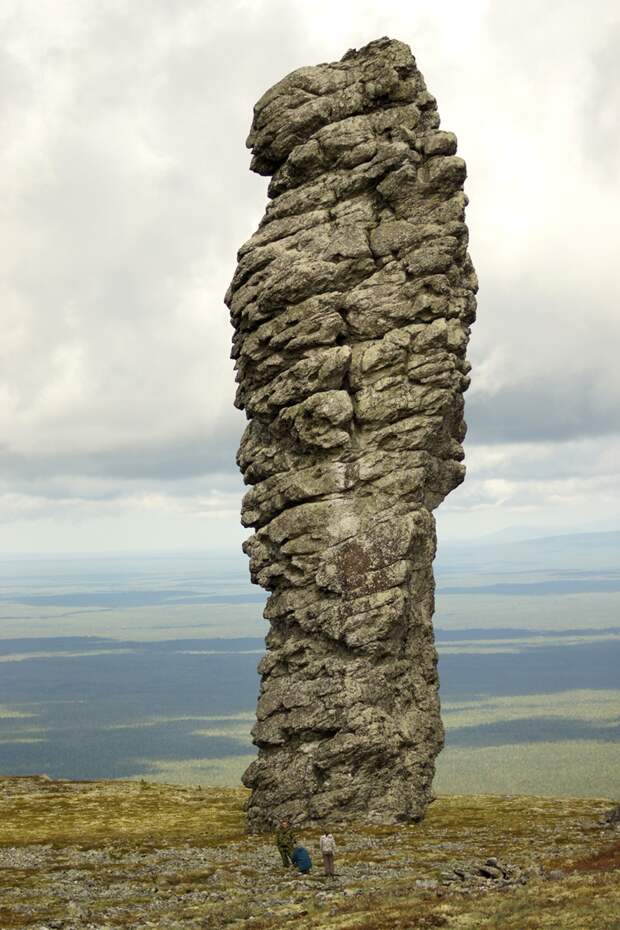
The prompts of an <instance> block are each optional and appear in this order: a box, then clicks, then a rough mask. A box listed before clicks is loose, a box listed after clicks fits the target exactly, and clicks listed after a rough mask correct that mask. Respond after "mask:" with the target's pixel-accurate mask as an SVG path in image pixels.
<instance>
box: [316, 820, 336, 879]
mask: <svg viewBox="0 0 620 930" xmlns="http://www.w3.org/2000/svg"><path fill="white" fill-rule="evenodd" d="M320 846H321V855H322V856H323V868H324V869H325V874H326V875H329V876H333V875H334V853H335V852H336V841H335V840H334V837H333V836H332V834H331V833H330V832H329V831H328V830H325V833H323V835H322V836H321V840H320Z"/></svg>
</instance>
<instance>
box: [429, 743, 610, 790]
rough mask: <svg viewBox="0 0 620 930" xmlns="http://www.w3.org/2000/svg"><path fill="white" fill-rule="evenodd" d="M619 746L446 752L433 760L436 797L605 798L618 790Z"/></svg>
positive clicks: (456, 749) (518, 745)
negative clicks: (527, 795)
mask: <svg viewBox="0 0 620 930" xmlns="http://www.w3.org/2000/svg"><path fill="white" fill-rule="evenodd" d="M618 772H620V744H619V743H612V742H604V741H603V740H579V741H573V740H562V741H558V742H540V743H513V744H504V745H501V746H483V747H480V748H478V747H469V746H467V747H463V748H461V747H454V748H452V747H448V748H447V749H444V750H443V752H442V753H441V755H440V756H439V758H438V760H437V777H436V781H435V785H436V788H437V790H438V791H440V792H442V793H446V794H448V793H449V792H452V791H471V792H475V791H480V790H481V789H482V790H483V791H484V790H487V791H488V790H493V791H497V792H498V793H504V792H523V793H524V794H525V793H526V792H527V791H531V786H532V785H536V789H537V791H538V792H539V793H540V794H542V795H548V796H550V797H554V796H557V795H568V796H570V795H578V796H581V797H583V796H587V795H588V794H589V795H599V796H600V795H607V794H609V793H610V790H613V789H614V787H617V786H618V784H619V779H618Z"/></svg>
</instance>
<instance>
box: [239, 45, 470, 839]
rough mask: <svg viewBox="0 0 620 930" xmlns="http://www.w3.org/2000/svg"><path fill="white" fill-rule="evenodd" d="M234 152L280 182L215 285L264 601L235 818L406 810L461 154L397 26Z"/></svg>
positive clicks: (464, 279) (441, 479)
mask: <svg viewBox="0 0 620 930" xmlns="http://www.w3.org/2000/svg"><path fill="white" fill-rule="evenodd" d="M247 144H248V147H250V148H251V149H252V152H253V159H252V165H251V167H252V170H254V171H256V172H258V173H259V174H263V175H270V176H271V182H270V185H269V197H270V201H271V202H270V203H269V205H268V207H267V209H266V211H265V215H264V217H263V219H262V221H261V223H260V226H259V228H258V230H257V231H256V232H255V233H254V235H253V236H252V238H251V239H250V240H249V241H248V242H247V243H246V244H245V245H244V246H242V248H241V249H240V251H239V256H238V258H239V264H238V267H237V270H236V273H235V276H234V279H233V281H232V284H231V286H230V289H229V291H228V294H227V297H226V301H227V304H228V306H229V307H230V311H231V319H232V323H233V326H234V328H235V335H234V340H233V356H234V358H235V359H236V367H237V380H238V384H239V389H238V393H237V399H236V404H237V406H238V407H240V408H242V409H245V411H246V414H247V416H248V419H249V423H248V426H247V429H246V431H245V434H244V436H243V439H242V441H241V447H240V449H239V454H238V464H239V467H240V468H241V470H242V472H243V477H244V480H245V482H246V484H248V485H250V489H249V490H248V492H247V494H246V495H245V498H244V501H243V511H242V522H243V524H244V525H245V526H248V527H255V529H256V532H255V533H254V535H253V536H252V537H251V538H250V539H249V540H248V541H247V543H246V544H245V546H244V549H245V551H246V552H247V554H248V555H249V556H250V570H251V575H252V579H253V581H255V582H256V583H257V584H260V585H262V586H263V587H264V588H266V589H267V590H268V591H270V592H271V596H270V597H269V600H268V602H267V607H266V610H265V617H266V618H267V619H268V620H269V621H270V625H271V626H270V630H269V633H268V635H267V640H266V642H267V653H266V655H265V657H264V659H263V660H262V662H261V664H260V667H259V671H260V673H261V675H262V683H261V691H260V697H259V700H258V708H257V718H258V719H257V723H256V726H255V727H254V730H253V736H254V742H255V743H256V745H257V746H258V759H257V761H256V762H254V763H253V764H252V765H251V766H250V767H249V769H248V770H247V772H246V773H245V776H244V783H245V784H246V785H247V786H248V787H250V788H251V789H252V795H251V798H250V801H249V806H248V825H249V829H250V830H252V831H259V830H264V829H269V828H271V826H272V824H273V823H274V821H276V820H278V819H280V818H282V817H288V819H289V820H291V821H292V822H294V823H299V824H302V823H306V824H308V823H319V822H322V821H326V822H329V823H335V822H344V821H347V820H352V819H355V818H358V817H364V818H367V819H370V820H372V821H376V822H383V823H393V822H398V821H409V820H417V819H419V818H420V817H421V816H423V814H424V810H425V807H426V805H427V803H428V801H429V798H430V795H431V782H432V778H433V774H434V760H435V757H436V755H437V753H438V752H439V750H440V749H441V746H442V743H443V731H442V725H441V719H440V712H439V696H438V678H437V656H436V652H435V647H434V641H433V626H432V615H433V592H434V582H433V572H432V561H433V556H434V553H435V523H434V519H433V516H432V510H433V509H434V508H435V507H437V505H438V504H439V503H441V501H442V500H443V498H444V497H445V496H446V494H448V493H449V492H450V491H451V490H452V489H453V488H454V487H456V486H457V485H458V484H459V483H460V482H461V481H462V480H463V476H464V466H463V464H462V460H463V450H462V447H461V442H462V440H463V437H464V435H465V423H464V421H463V392H464V391H465V389H466V388H467V385H468V371H469V367H470V366H469V364H468V362H467V361H466V360H465V349H466V346H467V341H468V338H469V327H470V324H471V323H472V322H473V320H474V316H475V306H476V303H475V298H474V294H475V291H476V277H475V273H474V270H473V267H472V264H471V261H470V258H469V256H468V254H467V227H466V226H465V222H464V211H465V206H466V204H467V198H466V196H465V194H464V193H463V182H464V180H465V163H464V162H463V160H462V159H461V158H459V157H458V156H457V155H456V154H455V153H456V138H455V136H454V135H453V134H452V133H450V132H444V131H441V130H440V129H439V114H438V112H437V107H436V103H435V98H434V97H433V96H431V94H430V93H429V92H428V91H427V90H426V87H425V84H424V80H423V78H422V75H421V74H420V72H419V71H418V69H417V67H416V63H415V59H414V58H413V56H412V54H411V52H410V50H409V48H408V47H407V46H406V45H404V44H403V43H402V42H397V41H393V40H390V39H380V40H378V41H376V42H372V43H370V45H367V46H366V47H365V48H362V49H360V50H359V51H355V50H353V51H350V52H347V54H346V55H345V56H344V58H343V59H342V60H341V61H339V62H336V63H334V64H324V65H318V66H316V67H309V68H300V69H299V70H298V71H294V72H293V73H292V74H290V75H288V77H285V78H284V79H283V80H282V81H280V83H278V84H276V85H275V86H274V87H272V88H271V90H268V91H267V93H266V94H265V95H264V96H263V97H262V98H261V99H260V100H259V102H258V103H257V104H256V107H255V109H254V121H253V124H252V129H251V132H250V135H249V138H248V143H247Z"/></svg>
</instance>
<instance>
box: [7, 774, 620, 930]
mask: <svg viewBox="0 0 620 930" xmlns="http://www.w3.org/2000/svg"><path fill="white" fill-rule="evenodd" d="M246 795H247V793H246V792H245V790H244V789H241V788H220V789H218V788H213V787H209V788H204V787H203V788H199V787H197V786H191V787H189V786H186V787H183V786H179V785H162V784H154V783H152V782H147V781H145V780H142V781H129V782H127V781H125V782H120V781H100V782H58V781H51V780H48V779H45V778H4V779H0V866H1V869H0V876H1V877H0V928H1V930H35V928H41V927H43V926H46V927H49V926H53V927H64V926H66V927H69V926H70V927H72V928H76V930H80V928H85V927H90V928H101V930H103V928H106V930H116V928H132V930H134V928H136V930H141V928H145V930H146V928H147V927H151V928H156V930H177V928H187V930H199V928H200V930H205V928H213V930H216V928H224V927H237V928H248V930H249V928H258V930H275V928H276V927H277V928H281V927H286V926H288V925H289V924H290V925H291V926H293V925H294V926H295V927H296V928H301V930H310V928H312V930H316V928H320V930H323V928H324V930H418V928H433V927H446V928H454V930H589V928H592V930H620V917H619V916H618V915H620V891H619V886H620V883H618V877H619V876H618V870H619V867H620V843H619V842H618V833H617V832H615V831H613V830H612V829H609V828H604V827H603V826H602V825H601V822H600V818H601V816H602V814H604V813H605V812H606V811H607V810H609V808H610V807H611V806H612V802H611V801H609V800H604V799H603V800H601V799H599V800H589V799H583V798H581V799H575V798H572V799H571V798H563V799H550V798H531V797H510V796H504V797H494V796H488V795H486V796H484V795H479V796H464V795H460V796H451V797H440V798H438V800H437V801H436V802H435V803H434V804H432V805H431V807H430V808H429V812H428V815H427V817H426V819H425V820H424V822H423V823H421V824H417V825H407V826H395V827H377V826H374V827H373V826H370V825H367V824H365V823H363V822H360V823H358V824H357V825H355V826H353V827H347V828H346V829H342V830H339V829H338V828H337V826H335V825H332V828H333V831H334V833H335V836H336V840H337V843H338V852H337V856H336V871H337V878H336V879H335V880H330V879H327V878H325V877H324V876H323V875H322V869H321V868H320V865H319V862H318V860H319V858H320V857H319V855H318V853H317V846H318V831H317V830H307V831H302V832H301V833H300V835H299V836H300V840H301V841H302V842H303V843H304V845H306V846H307V847H308V848H309V849H310V851H311V854H312V856H313V859H314V862H315V867H314V869H313V871H312V873H311V874H310V876H308V877H301V876H298V875H296V874H294V873H293V872H292V871H289V870H285V869H284V868H283V867H282V865H281V863H280V858H279V855H278V852H277V850H276V848H275V845H274V843H273V838H272V837H269V836H248V835H246V834H245V831H244V802H245V799H246ZM488 857H495V858H496V859H498V860H499V861H500V862H503V863H509V864H510V868H511V869H512V870H513V873H514V875H515V876H517V878H515V880H514V881H507V880H506V881H504V880H503V879H502V880H501V881H498V880H495V879H492V878H491V877H489V878H484V877H481V876H480V875H479V874H478V873H476V863H478V864H479V863H484V862H485V860H486V859H487V858H488ZM459 868H460V869H462V870H464V874H465V873H466V879H463V881H460V880H459V879H455V877H454V874H455V873H453V872H452V870H453V869H459ZM450 876H451V877H450Z"/></svg>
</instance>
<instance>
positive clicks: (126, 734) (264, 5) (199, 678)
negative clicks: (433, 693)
mask: <svg viewBox="0 0 620 930" xmlns="http://www.w3.org/2000/svg"><path fill="white" fill-rule="evenodd" d="M534 19H535V22H536V29H532V22H533V21H534ZM0 22H1V23H2V32H3V36H4V41H3V45H4V55H3V58H2V64H1V68H2V74H3V81H2V82H1V83H0V107H1V108H2V110H1V112H2V114H3V122H4V126H5V132H4V133H3V136H4V140H5V141H4V143H3V146H2V148H1V149H0V164H1V165H2V168H3V173H4V176H9V175H10V176H11V177H12V178H14V179H15V180H14V186H13V188H12V191H11V194H10V197H9V198H8V202H7V205H6V218H5V222H4V224H3V232H2V235H3V236H4V237H5V239H4V243H3V248H2V250H1V253H0V254H1V258H0V261H1V262H2V263H3V266H4V267H3V274H2V281H3V284H2V287H3V289H4V293H3V295H2V296H3V306H4V308H5V311H4V317H5V331H4V339H3V345H2V347H1V348H0V352H1V353H2V366H0V429H1V433H2V436H3V442H2V444H0V462H1V472H0V507H1V518H2V523H1V526H2V531H1V534H0V553H2V557H1V560H0V774H10V773H15V772H20V773H26V772H30V773H32V772H47V773H48V774H50V775H52V776H55V777H69V778H100V777H136V778H139V777H146V778H149V779H159V780H164V781H187V782H196V783H200V782H203V783H208V782H211V783H213V782H216V783H218V782H219V783H224V784H228V783H232V784H234V783H237V782H238V779H239V777H240V774H241V772H242V771H243V768H244V767H245V766H246V765H247V764H248V762H249V761H250V760H251V758H252V754H253V748H252V746H251V740H250V736H249V730H250V727H251V725H252V721H253V719H254V707H255V701H256V692H257V688H258V678H257V676H256V672H255V667H256V664H257V662H258V659H259V657H260V654H261V652H262V650H263V641H262V639H263V636H264V632H265V622H264V621H263V620H262V619H261V611H262V604H263V603H264V594H263V592H262V591H261V590H260V589H258V588H255V587H253V586H252V585H251V584H250V582H249V578H248V572H247V564H246V559H245V557H244V556H243V555H242V554H241V552H240V543H241V540H242V539H243V538H244V537H245V535H247V534H246V532H245V531H243V530H242V529H241V527H240V525H239V509H240V500H241V495H242V493H243V489H242V486H241V481H240V478H239V476H238V472H237V468H236V465H235V451H236V448H237V446H238V443H239V437H240V434H241V431H242V429H243V427H244V418H243V416H242V415H241V414H240V413H239V412H238V411H236V410H234V408H233V403H232V399H233V395H234V378H233V372H232V363H231V362H230V361H229V351H230V338H231V329H230V326H229V323H228V316H227V312H226V310H225V308H224V306H223V303H222V297H223V293H224V291H225V289H226V285H227V283H228V280H229V279H230V277H231V274H232V271H233V268H234V264H235V253H236V249H237V247H238V245H239V243H241V242H243V241H244V239H246V238H247V237H248V236H249V235H250V234H251V232H252V231H253V229H254V228H255V226H256V224H257V222H258V219H259V217H260V215H261V214H262V211H263V206H264V202H265V197H266V194H265V183H264V181H263V180H262V179H259V178H257V177H256V176H251V175H250V173H249V171H248V162H249V159H248V154H247V152H246V151H245V149H244V147H243V141H244V139H245V136H246V134H247V130H248V126H249V119H250V114H251V111H252V105H253V103H254V101H255V100H256V99H257V98H258V96H259V95H260V93H261V92H262V91H263V90H264V89H265V88H266V87H268V86H269V85H270V84H272V83H273V82H274V81H275V80H277V79H278V78H280V77H281V76H282V75H283V74H285V73H286V72H287V71H290V70H292V69H293V68H296V67H298V66H299V65H300V64H303V63H315V62H319V61H326V60H332V59H334V58H337V57H339V56H340V55H341V53H342V50H343V48H346V47H347V46H348V45H350V46H352V45H355V46H359V45H362V44H364V43H365V42H367V41H369V40H371V39H373V38H375V37H377V36H379V35H383V34H389V35H392V36H396V37H398V38H401V39H402V40H404V41H406V42H408V43H410V44H411V46H412V48H413V50H414V53H415V55H416V56H417V59H418V62H419V64H420V67H421V68H422V70H423V72H424V74H425V76H426V78H427V80H428V84H429V86H430V87H431V88H432V91H433V93H434V94H436V96H437V97H438V99H439V100H440V102H441V112H442V117H443V120H444V123H445V125H446V127H447V128H449V129H453V130H454V131H455V132H456V133H457V135H458V138H459V152H460V153H462V154H463V156H464V157H465V158H466V160H467V164H468V174H469V176H468V180H467V183H466V190H467V193H468V195H469V197H470V199H471V206H470V208H469V211H468V224H469V227H470V231H471V245H470V250H471V253H472V256H473V259H474V262H475V265H476V268H477V271H478V274H479V277H480V280H481V291H480V294H479V310H478V322H477V323H476V325H475V327H474V329H473V335H472V343H471V349H470V358H471V361H472V366H473V370H472V387H471V389H470V391H469V393H468V394H467V395H466V419H467V421H468V425H469V432H468V437H467V440H466V444H465V448H466V463H467V467H468V476H467V478H466V481H465V483H464V484H463V485H462V486H461V487H460V488H458V489H457V490H456V491H454V492H453V493H452V494H451V496H450V497H449V498H448V499H447V500H446V502H445V503H444V504H443V505H442V507H441V508H440V509H439V511H438V512H437V514H436V516H437V521H438V537H439V553H438V557H437V562H436V579H437V588H438V595H437V609H436V615H435V628H436V631H437V640H438V646H439V652H440V675H441V695H442V713H443V718H444V722H445V725H446V727H447V748H446V749H445V750H444V752H443V753H442V755H441V756H440V757H439V770H438V771H439V774H438V780H437V789H438V790H439V791H443V792H457V793H458V792H468V791H490V792H507V793H511V792H523V793H537V792H538V793H542V794H582V795H605V796H610V795H613V794H616V793H617V790H618V777H617V772H618V770H619V767H618V766H619V763H620V753H619V750H618V733H619V726H620V718H619V708H620V690H619V689H618V673H617V668H618V657H619V656H618V648H619V646H618V644H619V642H620V621H619V619H618V618H619V610H618V608H619V606H620V533H619V532H618V526H619V521H618V516H619V514H620V482H618V463H619V455H618V453H619V449H620V439H619V433H620V419H619V413H618V411H619V410H620V379H619V375H618V366H617V364H616V361H615V355H616V352H617V349H616V347H617V345H618V344H619V343H620V323H619V318H618V314H617V305H618V283H617V275H616V273H615V251H616V249H617V245H616V241H617V236H616V235H615V211H614V210H613V209H610V204H612V203H617V202H618V194H619V193H620V190H619V188H620V180H619V177H620V175H619V171H620V169H619V168H618V165H620V129H619V127H618V123H617V120H616V118H615V114H616V113H617V108H618V103H619V102H620V100H619V99H618V93H619V91H618V87H619V86H620V82H618V61H620V22H619V21H618V16H617V9H616V8H615V4H612V3H606V2H601V3H599V4H597V5H596V8H595V11H594V12H592V11H587V10H585V9H584V7H583V4H580V3H577V2H572V0H568V2H566V3H563V4H546V5H544V7H541V5H540V4H534V3H533V2H526V3H523V4H520V5H519V6H518V8H517V7H515V6H511V5H508V4H501V5H496V4H491V3H488V2H473V3H470V4H467V5H466V9H465V5H463V4H460V3H458V2H452V3H446V4H444V5H442V7H441V9H440V10H438V9H437V7H436V4H431V3H430V2H422V3H420V4H417V5H415V7H414V8H411V7H410V5H405V4H401V3H397V2H391V0H387V2H386V3H383V4H382V5H381V9H380V10H378V8H377V6H376V4H372V3H366V2H359V3H353V2H352V0H351V2H343V3H341V4H338V5H337V7H336V9H334V5H333V4H331V5H330V4H328V3H326V2H322V0H320V2H317V3H314V4H312V5H310V6H309V5H307V4H302V3H301V2H298V0H291V2H279V0H267V2H265V0H247V2H234V3H230V4H227V5H226V6H223V5H221V4H215V3H209V2H208V3H204V2H201V3H198V2H194V0H185V2H184V3H183V4H181V5H178V4H174V3H168V2H165V0H157V2H155V3H148V4H146V3H143V2H142V0H138V2H136V3H132V4H131V6H130V7H129V8H127V7H126V5H122V4H121V5H119V6H117V5H116V4H112V5H107V4H106V5H103V6H101V5H99V4H95V3H93V2H90V0H89V2H86V3H80V4H77V3H72V2H69V0H67V2H61V3H51V2H50V3H43V4H36V5H34V4H30V5H29V4H22V3H17V2H15V3H8V4H6V5H5V6H4V7H3V11H2V12H1V13H0ZM455 62H459V63H460V64H459V66H456V65H455Z"/></svg>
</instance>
